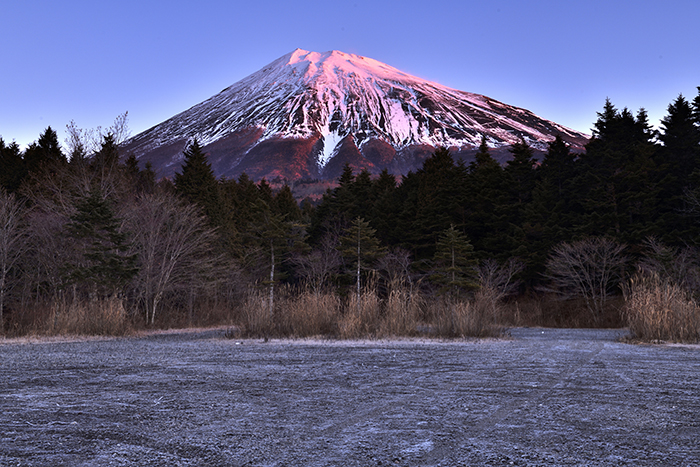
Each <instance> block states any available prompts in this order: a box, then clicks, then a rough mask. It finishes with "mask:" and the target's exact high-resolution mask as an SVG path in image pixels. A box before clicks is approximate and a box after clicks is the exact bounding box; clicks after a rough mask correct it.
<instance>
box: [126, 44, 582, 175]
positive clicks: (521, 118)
mask: <svg viewBox="0 0 700 467" xmlns="http://www.w3.org/2000/svg"><path fill="white" fill-rule="evenodd" d="M556 135H560V136H561V137H562V138H563V139H564V140H565V141H566V142H568V143H569V144H570V145H571V147H572V149H573V150H574V151H577V150H582V149H583V146H584V145H585V143H586V142H587V140H588V139H587V136H586V135H585V134H582V133H579V132H576V131H574V130H571V129H568V128H565V127H563V126H561V125H559V124H557V123H554V122H551V121H548V120H545V119H542V118H540V117H538V116H536V115H535V114H533V113H532V112H530V111H529V110H525V109H522V108H518V107H514V106H510V105H507V104H503V103H501V102H498V101H496V100H494V99H491V98H488V97H485V96H482V95H479V94H473V93H469V92H463V91H458V90H455V89H451V88H448V87H445V86H442V85H440V84H437V83H434V82H429V81H425V80H422V79H420V78H416V77H414V76H411V75H409V74H406V73H404V72H402V71H400V70H397V69H396V68H393V67H391V66H389V65H386V64H384V63H381V62H379V61H376V60H373V59H371V58H366V57H360V56H358V55H352V54H346V53H343V52H339V51H331V52H325V53H317V52H308V51H305V50H301V49H297V50H295V51H294V52H291V53H289V54H287V55H284V56H283V57H280V58H279V59H277V60H275V61H274V62H272V63H270V64H269V65H267V66H265V67H264V68H262V69H261V70H259V71H257V72H255V73H253V74H251V75H250V76H248V77H246V78H244V79H242V80H241V81H239V82H237V83H236V84H234V85H232V86H230V87H229V88H226V89H224V90H223V91H221V92H220V93H219V94H217V95H215V96H213V97H211V98H209V99H207V100H206V101H204V102H201V103H200V104H197V105H195V106H194V107H192V108H190V109H189V110H186V111H184V112H182V113H180V114H178V115H175V116H174V117H172V118H170V119H168V120H166V121H164V122H163V123H160V124H158V125H156V126H154V127H152V128H150V129H149V130H146V131H144V132H143V133H140V134H138V135H136V136H134V137H133V138H131V139H129V140H128V141H127V142H126V143H125V145H124V150H125V153H132V154H134V155H135V156H136V157H137V158H138V159H139V160H140V161H142V162H146V161H150V162H151V163H152V164H153V166H154V168H155V169H156V170H157V173H158V175H159V176H172V175H173V174H174V173H175V172H176V171H179V170H180V166H181V164H182V158H183V156H182V152H183V150H184V148H185V147H186V145H187V144H188V142H190V141H192V139H193V138H197V139H198V141H199V142H200V144H201V145H202V146H203V147H204V150H205V152H206V153H207V154H208V157H209V161H210V162H211V164H212V167H213V169H214V172H215V174H216V175H217V176H224V177H237V176H238V175H240V174H241V173H243V172H246V173H247V174H248V175H249V176H250V177H251V178H253V179H256V180H259V179H261V178H263V177H265V178H267V179H268V180H271V179H276V178H281V179H287V180H299V179H309V178H310V179H333V178H336V177H337V176H338V175H339V174H340V172H341V170H342V167H343V166H344V165H345V164H346V163H349V164H350V165H351V166H352V167H354V168H356V169H359V168H363V167H364V168H367V169H368V170H369V171H370V172H372V173H378V172H379V171H381V170H382V169H384V168H387V169H388V170H389V172H390V173H394V174H406V173H408V172H409V171H411V170H416V169H418V168H420V167H421V166H422V164H423V161H424V160H425V158H426V157H428V156H429V155H430V154H431V153H432V152H433V151H434V149H435V148H436V147H437V146H445V147H448V148H450V149H451V151H452V152H453V154H454V155H455V156H457V157H462V158H465V157H466V158H468V157H469V155H470V154H473V153H474V152H475V149H476V147H477V146H478V145H479V143H480V142H481V139H482V137H486V140H487V143H488V145H489V146H490V147H491V148H493V149H494V154H496V155H498V154H499V153H500V154H503V153H507V150H506V149H507V147H508V146H510V145H511V144H513V143H515V142H518V141H520V140H521V139H522V140H524V141H526V142H528V143H529V144H530V145H532V146H533V147H534V148H535V149H536V150H540V151H543V150H545V149H546V145H547V142H549V141H552V140H553V139H554V137H555V136H556Z"/></svg>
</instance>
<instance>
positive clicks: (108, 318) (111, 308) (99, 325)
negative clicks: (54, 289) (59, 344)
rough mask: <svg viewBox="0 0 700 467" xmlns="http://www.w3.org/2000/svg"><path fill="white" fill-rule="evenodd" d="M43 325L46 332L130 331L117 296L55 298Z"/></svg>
mask: <svg viewBox="0 0 700 467" xmlns="http://www.w3.org/2000/svg"><path fill="white" fill-rule="evenodd" d="M44 326H45V328H44V332H45V333H46V334H49V335H89V336H123V335H126V334H129V333H131V332H132V331H133V328H132V325H131V320H130V319H129V313H128V312H127V310H126V309H125V307H124V302H123V301H122V300H121V299H119V298H107V299H103V300H92V301H57V302H56V303H54V306H53V310H52V313H51V315H50V317H49V319H48V320H46V322H45V323H44Z"/></svg>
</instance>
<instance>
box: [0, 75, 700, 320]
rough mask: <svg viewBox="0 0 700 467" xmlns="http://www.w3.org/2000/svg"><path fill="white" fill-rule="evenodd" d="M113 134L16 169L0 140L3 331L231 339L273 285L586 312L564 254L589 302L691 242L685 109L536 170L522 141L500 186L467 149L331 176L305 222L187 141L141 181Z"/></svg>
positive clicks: (295, 209) (493, 168) (51, 134)
mask: <svg viewBox="0 0 700 467" xmlns="http://www.w3.org/2000/svg"><path fill="white" fill-rule="evenodd" d="M699 91H700V88H699ZM125 117H126V115H124V116H122V117H120V118H118V119H117V122H115V125H114V126H113V127H111V128H109V129H107V130H105V131H102V130H101V129H98V130H97V131H96V132H84V131H82V130H79V129H77V128H76V127H75V125H73V124H71V125H69V128H68V129H69V139H68V140H67V142H66V150H65V152H64V150H63V149H62V148H61V145H60V144H59V143H58V141H57V135H56V133H55V131H53V130H52V129H51V128H50V127H49V128H47V129H46V131H45V132H44V133H43V134H42V135H40V137H39V139H38V141H37V142H36V143H33V144H32V145H30V146H29V147H28V148H27V149H26V150H25V151H21V150H20V148H19V147H18V145H17V144H16V143H10V144H7V143H5V142H4V141H3V140H2V139H0V185H1V187H2V194H1V195H0V221H2V222H1V225H0V323H4V324H3V328H4V329H5V330H11V329H13V327H14V329H17V330H20V329H25V330H26V329H34V330H37V329H39V328H41V329H46V327H47V326H48V327H53V328H52V329H56V328H57V327H60V326H64V328H66V327H68V328H69V327H70V325H69V323H68V324H66V323H67V321H66V320H69V318H70V319H74V317H75V314H76V312H75V310H76V306H78V305H77V304H80V306H81V307H83V308H80V309H81V310H83V314H84V315H85V316H83V317H82V318H81V319H83V320H89V319H90V316H91V315H94V314H95V313H96V312H95V310H94V309H93V308H90V306H91V305H90V304H94V303H102V304H104V303H108V304H109V306H107V307H105V306H102V307H101V308H100V310H102V311H101V312H104V313H109V314H110V315H109V316H110V317H114V320H115V321H114V322H115V323H116V324H114V325H115V326H117V327H119V326H122V325H123V323H124V322H126V321H131V322H132V323H133V322H134V321H137V322H141V323H144V324H151V325H152V324H157V323H159V322H160V323H161V324H163V323H174V322H179V323H185V322H195V321H196V322H199V323H202V322H206V321H207V320H209V321H211V322H216V321H221V320H227V319H228V320H230V319H232V318H231V316H233V315H235V313H234V314H232V313H233V312H232V311H231V310H236V309H240V307H241V305H242V304H243V303H246V300H247V299H248V298H249V297H250V296H251V291H255V293H256V294H258V295H256V296H260V297H264V300H265V303H266V307H267V309H268V311H269V314H270V315H273V314H274V313H276V311H275V310H276V308H275V300H276V297H277V294H278V293H279V286H280V285H283V284H284V285H286V287H287V290H288V289H289V287H297V288H299V287H305V288H306V289H308V290H310V291H311V292H313V293H315V294H322V293H327V292H328V291H332V293H333V294H334V295H335V296H337V297H340V298H343V297H346V298H347V299H354V300H356V301H357V303H359V301H360V300H361V295H362V293H363V290H365V288H366V287H367V285H368V284H370V285H371V286H372V287H373V288H374V289H373V290H375V291H376V293H377V297H379V299H388V297H390V295H391V293H392V290H397V287H398V286H399V284H400V286H401V287H403V288H404V289H407V290H411V291H413V290H421V291H422V293H423V294H424V295H423V296H425V297H446V296H447V297H469V296H471V295H473V293H474V292H475V291H476V290H479V289H480V288H481V289H483V288H485V287H489V288H491V289H493V290H496V291H497V293H496V295H497V296H498V297H499V298H502V297H503V296H505V295H508V294H521V295H522V294H532V293H538V292H541V291H543V290H550V291H557V292H560V293H562V294H564V293H569V294H571V295H576V294H578V295H579V296H582V297H583V298H584V299H586V301H587V305H588V306H589V308H590V309H591V310H593V311H594V312H600V311H601V310H600V308H601V307H602V306H604V305H605V303H604V301H603V302H600V303H599V302H598V301H596V300H599V299H600V297H599V296H594V297H589V296H587V293H588V292H587V291H585V290H584V289H582V287H584V288H585V286H582V285H580V284H576V283H575V282H572V281H570V280H569V279H571V277H568V278H567V277H564V279H562V275H563V276H566V275H567V273H566V268H564V269H562V268H561V265H562V263H566V262H569V263H571V262H572V260H571V258H570V257H566V255H567V254H570V253H571V251H569V250H567V248H566V247H572V246H573V247H575V246H576V245H579V246H580V248H579V251H578V253H580V252H581V251H583V250H585V249H586V248H589V247H591V245H592V246H593V248H594V249H595V248H598V250H596V252H595V254H599V253H601V251H603V250H605V251H603V253H604V254H603V256H597V257H596V258H604V257H605V254H611V255H612V261H611V262H610V268H609V270H607V271H605V272H604V273H601V274H604V275H605V274H607V276H605V277H606V278H605V279H600V278H599V277H598V276H596V277H597V278H596V280H604V281H605V282H604V283H602V289H603V290H604V295H605V294H607V293H608V292H612V291H614V289H615V287H616V286H617V285H618V284H619V280H620V278H621V277H623V276H624V274H626V273H630V272H631V268H632V266H631V265H634V264H641V263H642V262H643V261H642V260H644V261H646V263H645V264H651V262H652V261H651V260H652V259H653V260H654V261H656V263H654V264H657V266H658V265H659V264H662V263H663V262H664V261H665V262H666V263H664V264H665V265H666V266H667V268H670V267H671V263H673V262H674V260H675V257H676V256H678V254H679V252H681V251H682V252H684V253H683V254H686V255H690V253H689V252H690V251H691V249H692V247H693V246H694V245H696V244H697V242H698V240H699V239H698V229H697V224H696V222H697V219H696V216H697V214H698V209H699V208H700V93H699V94H698V96H697V97H696V98H695V99H694V100H693V101H692V102H689V101H687V100H686V99H685V98H683V97H682V96H679V97H678V98H677V99H676V100H675V101H674V102H673V103H672V104H671V105H669V107H668V115H667V116H666V117H665V118H664V119H663V120H662V122H661V129H660V131H658V132H657V131H655V130H653V129H652V127H651V125H650V124H649V122H648V119H647V115H646V113H645V112H644V111H643V110H640V111H639V112H638V113H637V114H636V115H633V114H632V113H631V112H629V111H628V110H627V109H623V110H618V109H616V108H615V107H614V106H613V104H612V103H611V102H609V101H607V102H606V103H605V106H604V108H603V110H602V112H600V113H599V114H598V118H597V121H596V122H595V125H594V129H593V138H592V139H591V141H590V142H589V144H588V145H587V147H586V151H585V153H582V154H575V153H572V152H571V151H570V149H569V147H568V146H567V145H566V144H565V143H564V142H563V141H562V140H561V138H556V139H555V140H554V141H553V142H551V143H550V144H549V148H548V151H547V152H546V154H545V155H544V158H543V159H542V160H541V161H537V160H535V158H534V152H533V150H532V148H531V147H529V146H528V144H527V143H526V142H524V141H523V142H521V143H518V144H515V145H514V146H513V147H512V149H511V152H512V159H511V160H510V161H508V162H507V163H506V164H505V165H503V166H502V165H500V164H499V163H497V162H496V161H495V160H494V159H493V158H492V157H491V154H490V152H489V148H488V146H487V144H486V143H487V142H486V141H485V140H484V141H483V142H482V144H481V146H480V148H479V151H478V152H477V154H476V157H475V160H474V161H473V162H471V163H469V164H465V163H463V162H456V161H455V160H454V159H453V158H452V156H451V155H450V153H449V151H448V150H447V149H445V148H439V149H437V150H436V151H435V153H434V154H433V155H432V156H431V157H430V158H428V159H427V160H426V161H425V163H424V165H423V167H422V168H421V169H420V170H418V171H416V172H412V173H409V174H408V175H406V176H404V177H402V178H401V179H400V180H398V179H397V178H396V177H395V176H394V175H391V174H389V173H388V172H387V171H384V172H382V173H381V174H380V175H379V176H378V177H371V176H370V174H369V172H368V171H367V170H362V171H359V172H354V171H353V170H352V168H351V167H349V166H346V167H345V169H344V171H343V174H342V176H341V177H340V179H339V180H338V186H337V187H336V188H334V189H332V190H328V192H327V193H326V194H325V195H324V197H323V199H322V200H321V202H320V203H318V204H317V205H316V206H314V205H312V204H311V203H310V202H307V201H304V202H302V203H301V205H300V204H298V203H297V202H296V200H295V199H294V196H293V194H292V191H291V189H290V188H289V187H288V186H284V187H282V188H281V189H277V190H273V189H272V187H271V186H270V185H269V184H268V183H267V182H266V181H265V180H263V181H261V182H259V183H255V182H254V181H252V180H251V179H250V178H249V177H247V176H246V175H245V174H244V175H242V176H241V177H239V179H238V180H233V179H229V180H226V179H216V177H215V176H214V174H213V172H212V169H211V165H210V164H209V163H208V161H207V158H206V154H204V152H203V150H202V148H201V146H200V145H199V143H198V142H197V141H196V140H194V141H192V142H191V143H190V144H189V145H188V147H187V148H186V150H185V152H184V161H183V166H182V168H181V170H180V171H179V172H178V173H177V174H176V176H175V177H174V179H173V180H167V179H163V180H160V181H158V180H157V177H156V173H154V171H153V170H152V168H151V167H150V166H149V165H147V166H146V167H144V168H140V167H139V165H138V163H137V161H136V159H135V158H134V157H133V156H132V155H128V154H127V155H125V154H120V152H119V143H120V142H121V140H122V139H123V138H124V135H125V134H126V129H125V123H126V122H125ZM652 239H653V240H652ZM586 242H588V243H586ZM601 249H602V250H601ZM652 250H653V251H652ZM572 251H573V252H574V253H573V254H574V255H575V254H576V248H574V249H573V250H572ZM664 255H666V256H667V258H663V256H664ZM594 256H595V255H594ZM608 259H609V258H608ZM606 261H607V259H606ZM690 262H692V261H690ZM688 264H690V263H688ZM569 266H571V264H569ZM571 267H573V266H571ZM571 267H570V268H569V271H570V272H569V273H568V274H569V276H571V275H574V276H575V275H576V274H577V272H576V271H575V267H574V269H571ZM582 267H584V268H585V267H587V266H585V265H584V266H582ZM562 271H564V272H562ZM596 274H598V273H596ZM567 280H568V282H567ZM596 285H601V284H596ZM618 290H619V289H618ZM262 292H264V295H260V293H262ZM591 293H593V292H591ZM382 297H383V298H382ZM601 303H602V304H601ZM105 310H106V311H105ZM102 321H103V322H104V321H105V320H104V319H103V320H102ZM107 321H108V320H107ZM61 323H63V324H61ZM83 326H84V324H83ZM18 332H19V331H18ZM95 332H102V331H100V330H97V331H95ZM105 332H107V331H105ZM109 332H112V331H109Z"/></svg>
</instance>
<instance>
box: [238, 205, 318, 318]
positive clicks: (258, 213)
mask: <svg viewBox="0 0 700 467" xmlns="http://www.w3.org/2000/svg"><path fill="white" fill-rule="evenodd" d="M253 210H254V211H253V223H252V224H251V225H250V227H249V231H248V233H249V235H251V236H252V238H253V239H254V241H255V242H256V243H257V246H258V248H259V251H260V252H261V254H262V257H263V258H265V259H266V263H267V265H268V267H267V270H268V272H269V275H268V276H267V277H268V279H267V280H265V281H263V284H265V285H266V286H267V287H268V290H269V303H268V306H269V312H270V314H272V312H273V307H274V290H275V284H276V283H277V281H278V280H279V275H280V274H279V273H280V264H281V262H282V261H283V259H284V258H286V257H287V256H288V255H289V254H290V253H291V252H294V251H297V252H300V251H303V250H304V249H305V243H304V238H303V237H304V234H305V232H304V229H303V226H301V225H299V224H296V223H294V222H291V221H289V220H287V219H286V216H285V215H282V214H277V213H275V212H273V210H272V209H271V207H270V205H269V204H268V203H266V202H265V201H264V200H263V199H258V200H257V202H256V203H255V206H254V207H253Z"/></svg>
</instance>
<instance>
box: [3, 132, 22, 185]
mask: <svg viewBox="0 0 700 467" xmlns="http://www.w3.org/2000/svg"><path fill="white" fill-rule="evenodd" d="M26 176H27V169H26V167H25V164H24V160H23V159H22V151H21V150H20V148H19V145H18V144H17V143H16V142H14V141H13V142H12V143H11V144H10V145H9V146H6V145H5V142H4V141H3V140H2V138H0V188H2V189H4V190H5V191H7V192H8V193H15V192H16V191H17V190H18V189H19V187H20V185H21V184H22V181H23V180H24V179H25V177H26Z"/></svg>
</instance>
